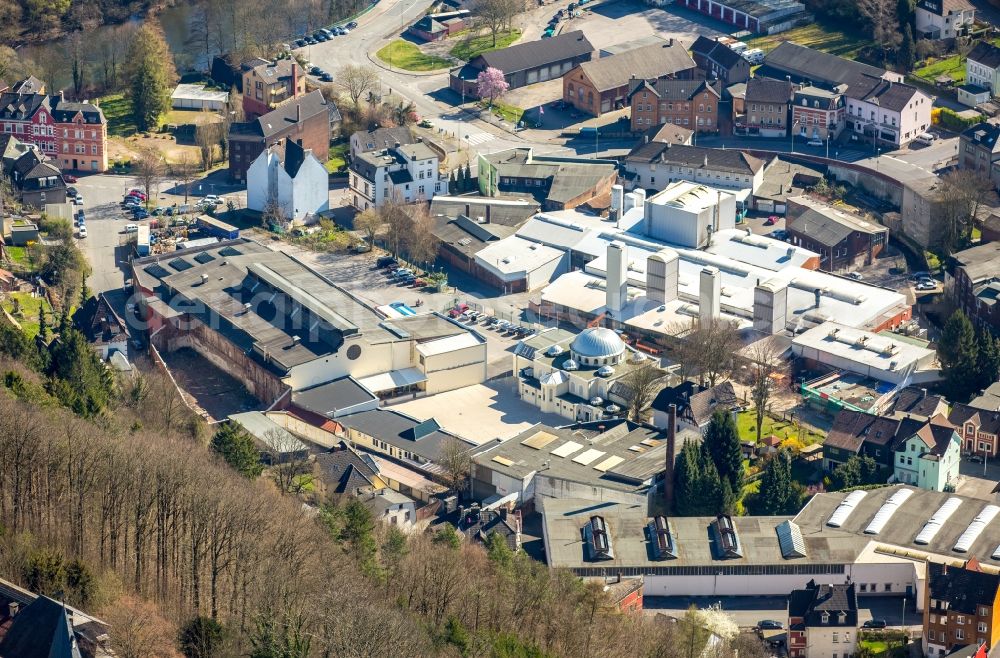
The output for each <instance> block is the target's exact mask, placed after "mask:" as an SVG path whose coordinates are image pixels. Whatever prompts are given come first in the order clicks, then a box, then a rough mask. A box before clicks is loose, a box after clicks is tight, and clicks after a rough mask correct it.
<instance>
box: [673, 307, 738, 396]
mask: <svg viewBox="0 0 1000 658" xmlns="http://www.w3.org/2000/svg"><path fill="white" fill-rule="evenodd" d="M673 335H675V336H677V341H678V342H677V345H676V346H675V348H674V353H675V356H676V357H677V361H678V362H679V363H680V364H681V372H682V374H683V375H684V376H685V377H697V378H698V381H699V383H700V384H702V385H704V384H705V383H706V382H707V383H708V385H709V386H715V385H716V383H718V381H719V380H720V379H725V378H726V377H728V375H729V373H730V372H732V367H733V352H735V351H736V350H737V349H739V346H740V336H739V331H738V330H737V325H736V323H735V322H732V321H729V320H723V319H718V320H715V321H714V322H711V323H709V324H707V325H701V324H700V323H699V322H698V321H697V320H696V321H695V322H694V323H693V324H691V325H683V324H682V325H679V326H677V327H674V331H673Z"/></svg>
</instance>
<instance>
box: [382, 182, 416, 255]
mask: <svg viewBox="0 0 1000 658" xmlns="http://www.w3.org/2000/svg"><path fill="white" fill-rule="evenodd" d="M377 211H378V214H379V217H381V219H382V225H383V226H384V227H385V242H386V247H387V248H388V250H389V251H390V252H391V253H392V255H393V256H399V254H400V252H401V251H402V250H403V247H405V246H406V238H407V233H408V231H409V230H410V213H409V209H408V208H407V207H406V204H404V203H403V201H402V200H401V199H400V198H399V194H398V193H396V192H393V194H392V196H391V197H389V198H388V199H386V200H385V201H383V202H382V205H381V206H379V207H378V208H377Z"/></svg>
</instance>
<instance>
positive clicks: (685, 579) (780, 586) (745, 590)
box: [642, 565, 847, 596]
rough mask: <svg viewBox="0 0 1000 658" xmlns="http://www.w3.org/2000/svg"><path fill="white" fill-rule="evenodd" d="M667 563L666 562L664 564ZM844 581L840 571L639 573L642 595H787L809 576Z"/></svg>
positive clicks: (830, 580) (825, 580)
mask: <svg viewBox="0 0 1000 658" xmlns="http://www.w3.org/2000/svg"><path fill="white" fill-rule="evenodd" d="M667 566H669V565H667ZM812 579H816V580H817V581H821V582H824V583H845V582H847V576H846V575H844V574H822V575H808V574H790V575H780V574H769V575H760V576H747V575H738V576H716V575H704V576H643V588H642V593H643V596H788V593H789V592H791V591H792V590H793V589H801V588H803V587H805V586H806V583H808V582H809V581H810V580H812Z"/></svg>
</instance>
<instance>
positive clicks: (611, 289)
mask: <svg viewBox="0 0 1000 658" xmlns="http://www.w3.org/2000/svg"><path fill="white" fill-rule="evenodd" d="M627 291H628V251H627V249H626V247H625V245H624V244H623V243H621V242H618V241H617V240H616V241H614V242H612V243H611V244H609V245H608V265H607V276H606V290H605V305H606V306H607V307H608V311H611V312H613V313H614V314H615V317H617V314H618V313H619V312H620V311H621V310H622V309H623V308H625V305H626V304H627V303H628V292H627Z"/></svg>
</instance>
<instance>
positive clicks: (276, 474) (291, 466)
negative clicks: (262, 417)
mask: <svg viewBox="0 0 1000 658" xmlns="http://www.w3.org/2000/svg"><path fill="white" fill-rule="evenodd" d="M264 437H265V442H266V443H267V450H265V451H264V454H265V455H266V457H267V460H268V462H270V464H271V477H272V478H274V483H275V485H277V487H278V491H280V492H281V493H291V494H300V493H302V492H303V491H306V490H308V489H311V488H312V481H313V476H312V469H311V468H310V466H309V451H308V450H304V449H302V448H304V446H303V444H302V442H301V441H299V440H298V439H296V438H295V437H294V436H293V435H292V434H291V433H289V432H288V431H284V430H276V429H272V430H268V431H267V432H266V433H265V434H264Z"/></svg>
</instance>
